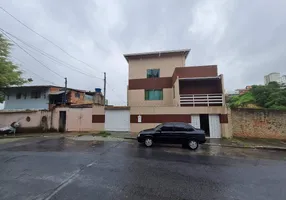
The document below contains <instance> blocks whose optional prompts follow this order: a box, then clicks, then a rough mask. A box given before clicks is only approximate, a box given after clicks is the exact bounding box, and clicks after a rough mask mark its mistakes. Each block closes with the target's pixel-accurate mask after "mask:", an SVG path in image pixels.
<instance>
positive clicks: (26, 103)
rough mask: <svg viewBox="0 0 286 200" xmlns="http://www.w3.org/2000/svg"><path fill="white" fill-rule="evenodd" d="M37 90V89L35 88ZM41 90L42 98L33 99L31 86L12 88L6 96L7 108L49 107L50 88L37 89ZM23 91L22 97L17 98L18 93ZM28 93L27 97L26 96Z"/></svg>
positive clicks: (5, 107) (5, 106)
mask: <svg viewBox="0 0 286 200" xmlns="http://www.w3.org/2000/svg"><path fill="white" fill-rule="evenodd" d="M33 90H36V89H33ZM37 90H40V91H41V98H38V99H32V98H31V91H32V89H29V88H22V89H17V88H15V89H10V91H9V92H8V94H7V95H6V97H5V105H4V109H5V110H12V109H42V110H44V109H48V107H49V98H48V88H46V89H37ZM19 92H20V93H21V98H20V99H16V94H17V93H19ZM24 94H26V98H25V97H24Z"/></svg>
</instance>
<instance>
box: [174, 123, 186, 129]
mask: <svg viewBox="0 0 286 200" xmlns="http://www.w3.org/2000/svg"><path fill="white" fill-rule="evenodd" d="M174 131H187V127H186V125H185V124H184V123H175V124H174Z"/></svg>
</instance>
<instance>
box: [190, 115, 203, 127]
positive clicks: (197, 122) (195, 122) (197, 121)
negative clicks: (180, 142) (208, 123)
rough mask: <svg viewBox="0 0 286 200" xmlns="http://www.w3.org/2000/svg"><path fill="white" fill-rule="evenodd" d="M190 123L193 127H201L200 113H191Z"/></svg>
mask: <svg viewBox="0 0 286 200" xmlns="http://www.w3.org/2000/svg"><path fill="white" fill-rule="evenodd" d="M191 124H192V126H193V127H195V128H201V124H200V115H192V119H191Z"/></svg>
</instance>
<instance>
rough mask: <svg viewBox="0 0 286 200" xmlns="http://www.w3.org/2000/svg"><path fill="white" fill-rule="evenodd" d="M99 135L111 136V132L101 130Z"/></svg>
mask: <svg viewBox="0 0 286 200" xmlns="http://www.w3.org/2000/svg"><path fill="white" fill-rule="evenodd" d="M98 135H99V136H101V137H107V136H110V135H111V133H109V132H107V131H100V132H99V133H98Z"/></svg>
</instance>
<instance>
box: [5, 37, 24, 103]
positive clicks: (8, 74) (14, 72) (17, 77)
mask: <svg viewBox="0 0 286 200" xmlns="http://www.w3.org/2000/svg"><path fill="white" fill-rule="evenodd" d="M11 46H12V45H11V44H10V43H9V41H8V40H6V39H5V38H4V37H3V35H1V34H0V103H2V102H3V101H4V89H5V88H7V87H10V86H14V85H23V84H24V83H26V82H28V80H26V79H24V78H22V77H21V75H22V72H21V71H20V70H19V68H18V67H17V65H15V64H13V63H12V62H11V61H10V60H9V55H10V53H11V52H10V50H11Z"/></svg>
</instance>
